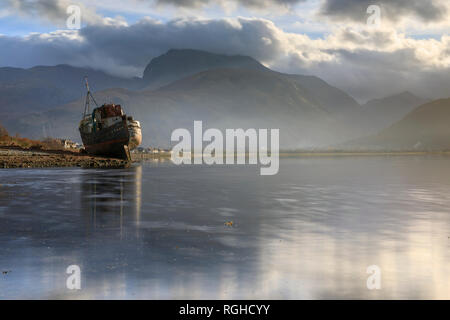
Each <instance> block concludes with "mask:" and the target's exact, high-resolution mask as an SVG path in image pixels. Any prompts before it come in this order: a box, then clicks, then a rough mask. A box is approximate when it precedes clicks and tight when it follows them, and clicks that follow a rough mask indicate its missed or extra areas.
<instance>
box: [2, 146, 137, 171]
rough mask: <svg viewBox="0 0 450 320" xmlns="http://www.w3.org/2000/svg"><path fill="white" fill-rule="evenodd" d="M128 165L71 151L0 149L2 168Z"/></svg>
mask: <svg viewBox="0 0 450 320" xmlns="http://www.w3.org/2000/svg"><path fill="white" fill-rule="evenodd" d="M128 165H129V164H128V162H127V161H125V160H121V159H114V158H103V157H93V156H89V155H86V154H80V153H78V152H71V151H62V150H58V151H40V150H39V151H35V150H26V149H0V168H48V167H83V168H124V167H127V166H128Z"/></svg>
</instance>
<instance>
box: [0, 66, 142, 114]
mask: <svg viewBox="0 0 450 320" xmlns="http://www.w3.org/2000/svg"><path fill="white" fill-rule="evenodd" d="M85 76H88V77H89V81H90V82H91V83H92V84H93V88H94V89H96V90H103V89H106V88H114V87H123V88H129V89H137V88H139V87H140V85H141V82H140V79H137V78H136V79H125V78H118V77H114V76H110V75H108V74H106V73H104V72H101V71H96V70H92V69H86V68H77V67H72V66H68V65H57V66H38V67H33V68H30V69H19V68H0V105H1V109H0V115H1V116H2V117H12V116H15V115H18V114H23V113H26V112H35V111H38V112H39V111H43V110H48V109H50V108H52V107H55V106H58V105H61V104H62V103H68V102H70V101H73V100H74V99H78V98H80V97H81V96H82V95H83V94H84V91H85V89H84V85H83V81H84V77H85Z"/></svg>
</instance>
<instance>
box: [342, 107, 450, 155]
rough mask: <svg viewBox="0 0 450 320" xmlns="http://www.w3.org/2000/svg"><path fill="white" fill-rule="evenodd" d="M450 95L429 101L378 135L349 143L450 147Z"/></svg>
mask: <svg viewBox="0 0 450 320" xmlns="http://www.w3.org/2000/svg"><path fill="white" fill-rule="evenodd" d="M449 123H450V99H440V100H435V101H432V102H429V103H426V104H424V105H422V106H420V107H418V108H416V109H414V110H413V111H411V112H410V113H408V114H407V115H406V116H405V117H404V118H403V119H402V120H400V121H398V122H396V123H395V124H393V125H392V126H390V127H389V128H387V129H385V130H383V131H381V132H380V133H379V134H377V135H373V136H370V137H367V138H362V139H358V140H355V141H351V142H350V143H348V144H347V145H348V146H357V147H362V146H365V147H367V148H375V149H394V150H414V149H416V150H441V149H450V125H449Z"/></svg>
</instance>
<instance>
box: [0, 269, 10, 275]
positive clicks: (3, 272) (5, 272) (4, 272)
mask: <svg viewBox="0 0 450 320" xmlns="http://www.w3.org/2000/svg"><path fill="white" fill-rule="evenodd" d="M10 272H11V270H5V271H2V274H4V275H6V274H8V273H10Z"/></svg>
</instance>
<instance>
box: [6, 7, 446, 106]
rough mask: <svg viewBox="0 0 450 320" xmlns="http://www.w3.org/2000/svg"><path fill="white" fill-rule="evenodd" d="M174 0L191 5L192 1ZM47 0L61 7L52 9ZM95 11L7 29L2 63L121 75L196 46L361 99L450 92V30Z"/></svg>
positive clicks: (333, 10) (343, 10)
mask: <svg viewBox="0 0 450 320" xmlns="http://www.w3.org/2000/svg"><path fill="white" fill-rule="evenodd" d="M3 1H5V0H3ZM7 1H8V2H9V3H10V5H14V6H17V5H18V4H17V3H18V2H21V4H20V10H21V12H23V14H31V13H30V12H35V11H36V10H37V11H39V10H41V11H42V12H46V13H47V15H48V19H56V17H57V16H58V15H59V13H58V12H60V11H58V10H60V9H58V8H60V4H61V3H62V2H64V1H65V0H46V1H40V5H39V6H33V5H31V2H33V1H28V2H30V3H29V6H27V5H25V4H26V3H23V2H22V1H16V0H7ZM199 1H200V0H199ZM205 1H206V0H205ZM25 2H27V1H25ZM34 2H35V1H34ZM172 2H176V3H178V4H179V5H183V4H182V3H184V2H185V1H172ZM186 2H189V1H187V0H186ZM202 2H204V1H202ZM206 2H207V1H206ZM272 2H277V3H282V4H284V3H295V2H296V1H272ZM351 2H352V1H350V0H344V1H339V6H338V4H337V2H336V1H332V0H327V1H325V2H324V3H323V6H322V10H325V11H324V12H325V13H326V14H328V15H330V16H332V15H333V14H334V15H335V16H337V17H346V18H352V17H353V15H354V14H355V12H356V11H358V9H356V8H357V6H356V5H351V6H350V5H349V6H345V5H344V3H347V4H350V3H351ZM359 2H362V3H363V2H364V1H358V3H359ZM381 2H383V1H381ZM409 2H411V3H413V4H414V3H416V2H415V1H408V3H409ZM424 2H429V3H432V5H434V6H435V8H438V5H439V4H440V3H442V2H440V1H432V0H427V1H424ZM390 3H391V7H392V8H397V9H398V10H399V12H401V13H402V14H403V15H411V14H413V15H418V14H421V15H422V19H439V18H440V15H439V13H437V12H434V9H432V8H433V6H432V7H431V9H430V10H429V12H428V13H424V12H422V11H421V10H419V9H420V8H421V5H420V4H419V3H418V2H417V3H416V5H417V8H416V7H414V6H412V7H410V8H409V9H400V8H401V4H402V3H403V2H402V1H392V2H391V1H390ZM44 4H46V5H47V6H53V7H52V8H53V9H52V10H48V9H45V8H46V7H45V6H43V5H44ZM184 5H188V4H184ZM349 8H352V9H351V10H350V9H349ZM415 8H416V9H415ZM327 10H328V11H327ZM402 10H403V11H402ZM405 10H406V11H405ZM327 12H328V13H327ZM442 12H445V11H442ZM91 13H92V15H93V17H94V18H92V19H93V21H95V23H92V24H89V25H87V26H86V27H84V28H82V29H80V30H59V31H55V32H51V33H45V34H39V33H36V34H30V35H28V36H25V37H11V36H6V35H3V36H1V35H0V47H1V48H2V50H0V65H1V66H17V67H32V66H35V65H55V64H62V63H65V64H70V65H75V66H83V67H92V68H95V69H101V70H104V71H106V72H108V73H111V74H115V75H121V76H141V75H142V72H143V70H144V68H145V66H146V64H147V63H148V62H149V61H150V60H151V58H153V57H155V56H158V55H160V54H162V53H164V52H166V51H167V50H168V49H171V48H179V49H181V48H192V49H200V50H206V51H211V52H216V53H225V54H241V55H249V56H252V57H254V58H256V59H258V60H260V61H261V62H263V63H264V64H266V65H267V66H269V67H272V68H274V69H276V70H279V71H283V72H290V73H304V74H314V75H317V76H320V77H321V78H323V79H325V80H327V81H328V82H330V83H331V84H334V85H336V86H338V87H340V88H342V89H344V90H346V91H348V92H349V93H350V94H352V95H353V96H355V97H356V98H358V99H360V100H364V99H368V98H373V97H380V96H386V95H389V94H393V93H397V92H399V91H403V90H411V91H413V92H415V93H416V94H420V95H423V96H426V97H430V98H436V97H445V96H448V95H449V94H448V92H450V90H449V89H450V88H449V86H450V73H449V71H450V52H449V49H448V48H450V37H449V36H448V35H447V34H443V35H442V36H440V37H438V38H428V39H416V38H412V37H408V36H407V35H405V34H404V33H402V32H399V31H397V30H396V29H395V28H393V27H392V26H382V27H380V28H370V27H366V26H361V27H358V28H355V27H352V26H351V25H348V26H346V25H339V26H335V27H333V28H331V29H330V32H329V34H327V35H324V36H322V37H319V38H311V37H309V36H308V35H306V34H297V33H289V32H286V31H284V30H282V29H281V28H279V27H277V26H276V25H275V24H274V23H273V22H272V21H270V20H267V19H262V18H242V17H238V18H224V19H198V18H180V19H173V20H170V21H167V22H161V21H158V20H155V19H151V18H144V19H142V20H140V21H138V22H137V23H134V24H131V25H128V24H127V23H126V22H124V21H123V20H118V19H111V18H102V17H99V16H98V15H96V14H95V12H94V11H91ZM355 17H356V15H355Z"/></svg>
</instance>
